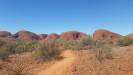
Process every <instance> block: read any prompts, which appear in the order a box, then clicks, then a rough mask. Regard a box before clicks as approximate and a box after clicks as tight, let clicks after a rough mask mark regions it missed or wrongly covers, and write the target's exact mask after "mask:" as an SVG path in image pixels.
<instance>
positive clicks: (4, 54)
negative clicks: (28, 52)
mask: <svg viewBox="0 0 133 75" xmlns="http://www.w3.org/2000/svg"><path fill="white" fill-rule="evenodd" d="M10 54H11V53H10V51H9V49H8V48H7V47H1V50H0V59H2V60H5V59H6V58H8V56H9V55H10Z"/></svg>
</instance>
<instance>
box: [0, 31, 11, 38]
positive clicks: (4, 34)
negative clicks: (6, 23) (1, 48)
mask: <svg viewBox="0 0 133 75" xmlns="http://www.w3.org/2000/svg"><path fill="white" fill-rule="evenodd" d="M11 35H12V34H11V33H10V32H8V31H0V37H9V36H11Z"/></svg>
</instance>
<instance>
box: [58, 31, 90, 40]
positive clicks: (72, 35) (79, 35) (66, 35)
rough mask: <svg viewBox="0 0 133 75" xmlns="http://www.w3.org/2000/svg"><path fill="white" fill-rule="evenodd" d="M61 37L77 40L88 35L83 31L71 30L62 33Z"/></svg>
mask: <svg viewBox="0 0 133 75" xmlns="http://www.w3.org/2000/svg"><path fill="white" fill-rule="evenodd" d="M60 38H61V39H63V40H77V39H87V38H88V36H87V34H85V33H83V32H78V31H69V32H63V33H62V34H61V35H60Z"/></svg>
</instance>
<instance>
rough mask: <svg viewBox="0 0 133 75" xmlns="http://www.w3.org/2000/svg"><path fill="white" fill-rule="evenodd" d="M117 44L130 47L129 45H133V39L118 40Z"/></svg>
mask: <svg viewBox="0 0 133 75" xmlns="http://www.w3.org/2000/svg"><path fill="white" fill-rule="evenodd" d="M116 44H117V45H119V46H129V45H131V44H133V39H132V38H128V37H125V38H122V39H120V40H118V41H117V43H116Z"/></svg>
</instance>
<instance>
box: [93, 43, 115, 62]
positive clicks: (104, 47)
mask: <svg viewBox="0 0 133 75" xmlns="http://www.w3.org/2000/svg"><path fill="white" fill-rule="evenodd" d="M94 51H95V52H96V58H97V60H98V61H99V62H102V61H103V60H104V59H112V58H113V57H112V49H111V46H110V45H109V44H107V42H105V41H96V42H95V47H94Z"/></svg>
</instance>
